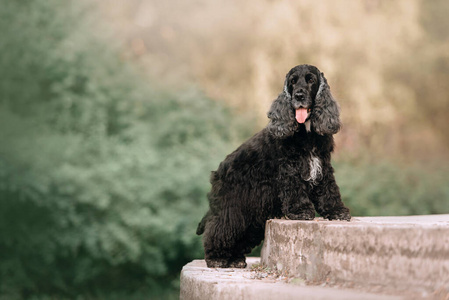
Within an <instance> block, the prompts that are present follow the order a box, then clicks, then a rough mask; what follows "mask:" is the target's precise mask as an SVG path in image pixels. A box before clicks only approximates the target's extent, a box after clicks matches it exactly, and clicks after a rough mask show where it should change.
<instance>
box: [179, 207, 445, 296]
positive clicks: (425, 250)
mask: <svg viewBox="0 0 449 300" xmlns="http://www.w3.org/2000/svg"><path fill="white" fill-rule="evenodd" d="M247 263H248V267H247V268H246V269H210V268H207V267H206V263H205V262H204V261H203V260H195V261H193V262H191V263H189V264H187V265H186V266H184V268H183V270H182V272H181V295H180V298H181V299H187V300H190V299H195V300H202V299H208V300H209V299H245V300H246V299H248V300H251V299H262V300H263V299H279V300H280V299H286V300H289V299H312V300H313V299H441V300H442V299H445V300H448V299H449V215H429V216H410V217H359V218H358V217H356V218H353V219H352V220H351V222H346V221H327V220H323V219H321V218H317V219H315V220H313V221H292V220H269V221H268V222H267V226H266V231H265V241H264V245H263V248H262V253H261V259H260V264H259V265H258V266H257V265H255V264H258V263H259V260H258V258H247ZM255 266H257V267H255ZM251 267H252V268H251Z"/></svg>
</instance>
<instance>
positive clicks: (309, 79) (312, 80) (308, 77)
mask: <svg viewBox="0 0 449 300" xmlns="http://www.w3.org/2000/svg"><path fill="white" fill-rule="evenodd" d="M306 82H307V83H315V77H313V75H312V74H307V75H306Z"/></svg>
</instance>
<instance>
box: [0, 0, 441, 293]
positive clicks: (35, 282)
mask: <svg viewBox="0 0 449 300" xmlns="http://www.w3.org/2000/svg"><path fill="white" fill-rule="evenodd" d="M0 4H1V6H2V9H1V10H0V28H2V38H1V42H0V53H2V55H1V56H0V77H1V80H0V140H1V144H0V236H1V239H0V257H1V261H2V263H1V264H0V299H3V298H4V299H23V298H29V299H46V298H49V299H54V298H52V297H55V296H56V297H58V298H77V299H93V298H100V299H102V298H107V299H125V298H126V299H138V298H139V297H140V295H144V297H145V298H148V297H159V298H167V297H173V295H175V296H174V297H177V296H176V292H175V293H172V294H167V293H166V292H165V291H166V290H167V289H168V290H170V289H175V290H176V288H177V287H178V285H179V272H180V269H181V267H182V266H183V265H184V264H185V263H187V262H188V261H190V260H192V259H194V258H200V257H202V247H201V241H200V238H199V237H197V236H196V235H195V233H194V232H195V229H196V224H197V223H198V221H199V220H200V218H201V216H202V214H203V213H204V212H205V211H206V209H207V201H206V197H205V195H206V193H207V192H208V189H209V183H208V177H209V172H210V171H211V170H214V169H215V168H216V167H217V165H218V163H219V162H220V161H221V160H222V159H223V158H224V156H225V155H226V154H227V153H229V152H230V151H231V150H232V149H233V148H234V146H235V141H241V140H242V139H243V137H248V136H249V135H250V132H252V131H253V130H254V128H251V127H250V126H249V125H248V124H246V125H245V126H243V125H242V124H243V122H244V120H243V119H242V118H237V117H233V116H232V115H231V114H230V112H229V111H228V110H226V109H225V108H223V107H222V106H220V105H219V104H217V103H216V102H214V101H212V100H210V99H208V98H207V97H205V96H204V95H202V94H201V93H200V92H198V91H197V90H196V89H193V88H192V89H190V90H186V89H183V90H179V91H177V90H170V91H167V90H162V89H160V88H157V83H156V82H155V83H149V82H147V81H146V80H145V78H146V76H144V75H143V73H142V70H139V69H138V68H137V67H136V66H135V65H133V64H132V63H130V62H129V61H126V59H124V58H123V56H122V55H121V53H122V52H121V50H122V49H121V45H120V44H118V43H117V42H116V41H114V40H113V38H112V33H111V32H109V31H108V29H107V28H105V27H102V26H101V24H99V23H98V22H97V19H98V16H96V10H95V7H93V6H94V5H93V4H89V3H88V2H87V1H74V0H73V1H63V2H61V1H58V0H46V1H3V0H2V1H0ZM247 123H252V122H247ZM336 170H337V180H338V182H339V184H340V187H341V191H342V195H343V198H344V200H345V202H346V203H347V204H348V205H349V206H350V207H351V209H352V213H353V214H354V215H376V214H381V215H395V214H396V215H397V214H415V213H416V214H424V213H443V212H448V209H447V207H446V206H445V199H448V198H449V188H448V187H449V184H448V183H449V182H448V179H447V178H449V176H447V174H449V171H448V170H445V171H441V172H440V173H438V172H436V173H435V172H432V171H431V170H428V171H425V172H424V173H423V170H422V169H421V168H418V167H398V165H394V164H386V163H381V164H378V165H375V166H373V165H370V164H367V163H366V164H363V163H362V164H357V163H355V162H352V161H340V162H339V163H337V164H336ZM426 172H427V173H426ZM164 293H165V294H164Z"/></svg>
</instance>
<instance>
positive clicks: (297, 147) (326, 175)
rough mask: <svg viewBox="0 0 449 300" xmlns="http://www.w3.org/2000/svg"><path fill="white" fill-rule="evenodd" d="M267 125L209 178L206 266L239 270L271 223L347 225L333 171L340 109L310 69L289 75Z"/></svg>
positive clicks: (202, 226) (320, 75) (323, 80)
mask: <svg viewBox="0 0 449 300" xmlns="http://www.w3.org/2000/svg"><path fill="white" fill-rule="evenodd" d="M268 118H270V123H269V124H268V126H267V127H266V128H264V129H263V130H262V131H260V132H259V133H257V134H256V135H254V136H253V137H252V138H250V139H249V140H248V141H246V142H245V143H244V144H243V145H241V146H240V147H239V148H238V149H237V150H235V151H234V152H233V153H231V154H230V155H228V156H227V157H226V159H225V160H224V161H223V162H222V163H221V164H220V166H219V167H218V170H217V171H215V172H212V174H211V179H210V182H211V184H212V190H211V191H210V193H209V194H208V198H209V204H210V208H209V211H208V212H207V213H206V215H205V216H204V217H203V219H202V220H201V222H200V224H199V225H198V229H197V234H199V235H200V234H202V233H204V239H203V243H204V251H205V258H206V262H207V266H208V267H219V268H229V267H231V268H244V267H246V262H245V254H246V253H250V252H251V249H252V248H253V247H255V246H257V245H258V244H260V242H261V241H262V240H263V238H264V230H265V222H266V220H268V219H270V218H280V217H283V216H285V217H287V218H289V219H292V220H312V219H313V218H314V217H315V210H316V211H317V212H318V213H319V214H320V215H321V216H323V217H324V218H327V219H329V220H335V219H340V220H350V219H351V215H350V214H349V209H348V208H346V207H345V206H344V205H343V202H342V201H341V196H340V190H339V188H338V186H337V183H336V182H335V178H334V174H333V173H334V169H333V168H332V166H331V152H332V151H333V148H334V139H333V137H332V135H333V134H335V133H337V132H338V131H339V129H340V119H339V107H338V104H337V102H336V101H335V100H334V98H333V97H332V95H331V93H330V90H329V86H328V84H327V81H326V78H324V75H323V73H321V72H320V71H319V70H318V69H317V68H316V67H314V66H310V65H300V66H296V67H294V68H293V69H291V70H290V72H288V74H287V76H286V79H285V85H284V90H283V92H282V93H281V94H280V95H279V97H278V98H277V99H276V100H275V101H274V102H273V104H272V105H271V108H270V111H269V112H268Z"/></svg>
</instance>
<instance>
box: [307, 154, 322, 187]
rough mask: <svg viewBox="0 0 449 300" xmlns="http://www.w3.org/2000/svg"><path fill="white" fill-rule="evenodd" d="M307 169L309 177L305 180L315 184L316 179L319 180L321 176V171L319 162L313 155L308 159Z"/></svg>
mask: <svg viewBox="0 0 449 300" xmlns="http://www.w3.org/2000/svg"><path fill="white" fill-rule="evenodd" d="M309 168H310V174H309V177H308V178H306V181H310V182H312V183H314V184H315V183H316V182H317V180H318V179H321V176H322V175H323V170H322V168H321V161H320V159H319V158H318V157H316V156H315V155H313V154H312V155H311V156H310V159H309Z"/></svg>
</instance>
